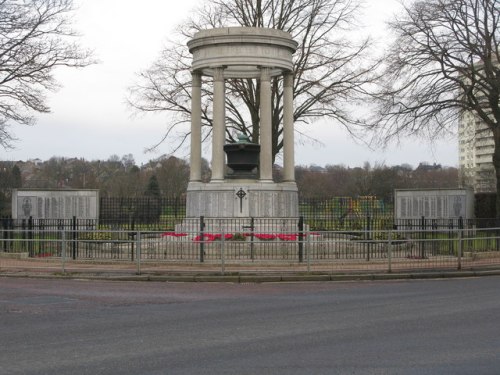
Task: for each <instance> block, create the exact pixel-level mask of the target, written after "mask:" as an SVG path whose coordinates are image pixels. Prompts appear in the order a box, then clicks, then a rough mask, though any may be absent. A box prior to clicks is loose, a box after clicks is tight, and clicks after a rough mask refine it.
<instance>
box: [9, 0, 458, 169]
mask: <svg viewBox="0 0 500 375" xmlns="http://www.w3.org/2000/svg"><path fill="white" fill-rule="evenodd" d="M366 2H367V4H366V10H365V14H364V16H363V18H362V19H360V22H362V23H364V24H366V25H367V27H368V31H369V32H370V34H371V35H373V36H374V37H376V38H379V40H381V41H382V42H381V44H383V40H385V38H384V35H385V34H384V20H386V19H387V18H389V17H391V15H392V14H393V13H394V12H396V11H397V9H398V2H397V0H367V1H366ZM198 3H199V1H197V0H182V1H175V2H173V1H164V0H141V1H140V2H139V1H137V0H79V1H77V4H79V7H78V10H77V12H76V13H75V16H74V24H75V28H76V29H77V30H78V31H79V32H80V33H81V34H82V38H81V41H82V44H83V45H84V46H86V47H89V48H91V49H93V50H94V51H95V57H96V58H97V59H98V60H99V61H100V63H99V64H97V65H93V66H90V67H87V68H85V69H80V70H76V69H59V70H58V71H57V72H56V74H55V76H56V78H57V79H58V81H59V82H60V84H61V85H62V87H61V89H60V90H58V91H57V92H56V93H51V94H49V95H48V98H49V105H50V106H51V109H52V112H51V113H50V114H47V115H39V116H38V121H37V124H36V125H35V126H34V127H23V126H19V125H13V126H12V128H11V129H12V131H13V133H14V135H15V136H16V137H17V138H18V141H17V142H16V143H15V149H14V150H8V151H6V150H3V149H1V148H0V159H2V160H27V159H34V158H39V159H42V160H47V159H49V158H50V157H52V156H63V157H78V158H85V159H87V160H95V159H101V160H102V159H108V158H109V156H111V155H113V154H116V155H118V156H120V157H121V156H122V155H125V154H132V155H133V156H134V158H135V160H136V162H137V163H138V164H139V165H140V164H141V163H144V162H147V161H148V160H150V159H154V158H156V157H158V156H160V155H162V154H168V153H169V152H171V150H172V148H173V147H172V145H169V144H164V145H162V146H160V147H159V149H158V151H157V152H156V153H145V152H144V150H145V149H146V148H148V147H150V146H152V145H153V144H155V143H157V142H158V141H159V140H160V138H161V136H162V134H163V133H164V131H165V128H166V127H165V122H166V116H161V115H146V116H133V114H132V112H131V110H130V109H129V108H128V107H127V106H126V105H125V96H126V89H127V87H129V86H130V85H131V84H132V83H133V82H134V80H135V74H136V73H137V72H139V71H141V70H144V69H145V68H147V67H148V66H149V65H150V64H151V63H152V62H153V61H154V60H155V58H156V57H157V56H158V54H159V51H160V50H161V47H162V45H163V44H164V42H165V40H166V38H167V37H168V36H169V33H171V32H173V30H174V28H175V26H176V25H178V24H179V23H180V22H182V20H183V19H185V18H186V17H187V16H188V15H189V12H190V11H191V10H192V9H193V8H194V7H195V6H196V4H198ZM360 32H367V30H360ZM302 130H304V128H302ZM307 133H308V135H309V136H310V137H312V138H316V139H319V140H321V142H322V144H321V145H320V144H317V143H313V144H312V143H306V144H297V145H296V156H295V158H296V164H297V165H299V164H301V165H310V164H317V165H326V164H344V165H346V166H352V167H354V166H361V165H362V164H363V163H364V162H365V161H367V162H370V163H371V164H372V165H373V164H376V163H379V164H382V163H385V164H386V165H395V164H403V163H407V164H411V165H413V166H416V165H418V163H419V162H421V161H425V162H429V163H439V164H443V165H448V166H456V165H458V156H457V153H458V150H457V149H458V147H457V141H456V138H454V137H451V138H448V139H446V140H439V141H436V142H435V143H434V144H433V145H430V144H428V142H426V141H421V140H418V139H406V140H403V141H402V142H401V143H400V144H399V145H392V146H390V147H389V148H387V149H385V150H380V149H378V150H370V149H369V148H368V147H367V146H366V145H365V144H363V143H362V142H359V141H355V140H353V139H352V138H351V137H350V136H349V135H348V134H347V132H346V131H345V130H343V129H342V128H340V127H337V126H335V125H334V124H332V122H328V121H319V122H317V123H315V124H313V125H311V126H310V127H308V128H307ZM175 156H177V157H180V158H186V159H187V158H188V154H187V149H185V150H182V151H181V152H178V153H177V154H176V155H175ZM204 156H205V157H207V159H209V155H204Z"/></svg>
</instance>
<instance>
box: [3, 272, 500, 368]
mask: <svg viewBox="0 0 500 375" xmlns="http://www.w3.org/2000/svg"><path fill="white" fill-rule="evenodd" d="M499 315H500V278H499V277H484V278H470V279H453V280H420V281H418V280H415V281H390V282H345V283H341V282H337V283H333V282H326V283H312V282H311V283H274V284H272V283H269V284H229V283H227V284H225V283H162V282H112V281H83V280H41V279H22V278H0V374H8V375H11V374H71V375H78V374H120V375H126V374H454V375H456V374H498V373H499V371H500V370H499V369H500V316H499Z"/></svg>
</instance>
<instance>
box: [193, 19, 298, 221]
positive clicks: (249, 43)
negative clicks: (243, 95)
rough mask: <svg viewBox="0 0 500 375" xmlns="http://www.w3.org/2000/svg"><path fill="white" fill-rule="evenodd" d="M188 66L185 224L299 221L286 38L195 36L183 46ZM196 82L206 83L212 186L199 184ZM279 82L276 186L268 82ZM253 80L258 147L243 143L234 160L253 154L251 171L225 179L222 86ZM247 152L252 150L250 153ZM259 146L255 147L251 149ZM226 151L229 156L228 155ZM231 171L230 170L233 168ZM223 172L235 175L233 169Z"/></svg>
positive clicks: (236, 32)
mask: <svg viewBox="0 0 500 375" xmlns="http://www.w3.org/2000/svg"><path fill="white" fill-rule="evenodd" d="M187 45H188V48H189V51H190V52H191V53H192V55H193V63H192V112H191V113H192V118H191V160H190V164H191V174H190V181H189V185H188V189H187V200H186V204H187V207H186V216H187V218H198V217H200V216H204V217H207V218H250V217H256V218H284V219H287V218H288V219H292V218H295V219H296V218H297V217H298V216H299V212H298V194H297V185H296V183H295V174H294V167H295V165H294V129H293V63H292V55H293V53H294V52H295V50H296V48H297V43H296V42H295V41H294V40H293V39H292V38H291V36H290V34H288V33H286V32H283V31H280V30H275V29H267V28H250V27H229V28H219V29H211V30H203V31H200V32H198V33H196V34H195V35H194V37H193V39H191V40H190V41H189V42H188V44H187ZM202 76H210V77H213V129H212V160H211V167H212V178H211V180H210V181H209V182H207V183H204V182H202V181H201V142H202V139H201V85H202V79H201V78H202ZM272 77H282V79H283V90H284V91H283V176H284V181H283V182H279V183H277V182H274V181H273V177H272V170H273V165H272V160H273V156H272V120H271V115H272V103H271V100H272V98H271V78H272ZM226 79H256V80H260V93H259V95H260V134H259V138H260V144H259V145H254V144H251V143H249V142H248V140H245V139H244V138H243V137H241V138H242V139H240V142H239V143H236V144H233V145H236V146H234V147H229V146H228V145H226V152H228V155H229V151H228V150H229V149H231V150H233V151H234V152H236V154H235V158H236V159H235V160H239V156H238V154H237V153H238V152H239V151H238V150H241V151H243V150H244V149H246V150H248V149H250V148H251V149H252V150H253V151H252V152H254V153H257V162H256V164H255V166H256V168H255V171H256V172H254V173H253V174H252V173H249V170H251V169H252V167H253V165H250V167H249V164H248V163H247V164H244V165H245V168H246V169H245V170H244V171H243V172H245V173H238V171H237V170H235V171H234V173H233V174H226V170H227V167H226V158H225V152H224V150H225V141H226V124H225V120H226V116H225V110H226V108H225V80H226ZM252 145H253V146H252ZM259 146H260V147H259ZM233 151H231V152H233ZM233 164H234V165H233ZM233 164H230V166H231V168H233V169H238V162H236V163H233Z"/></svg>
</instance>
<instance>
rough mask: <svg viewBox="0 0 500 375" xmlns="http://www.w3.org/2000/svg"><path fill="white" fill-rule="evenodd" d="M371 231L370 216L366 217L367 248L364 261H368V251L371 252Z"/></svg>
mask: <svg viewBox="0 0 500 375" xmlns="http://www.w3.org/2000/svg"><path fill="white" fill-rule="evenodd" d="M371 230H372V220H371V217H370V216H367V217H366V240H367V248H366V261H367V262H369V261H370V250H371V243H372V235H371Z"/></svg>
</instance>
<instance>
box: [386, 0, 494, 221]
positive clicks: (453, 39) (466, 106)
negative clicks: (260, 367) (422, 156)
mask: <svg viewBox="0 0 500 375" xmlns="http://www.w3.org/2000/svg"><path fill="white" fill-rule="evenodd" d="M499 19H500V3H499V2H498V0H417V1H413V2H411V3H410V5H406V6H405V7H404V11H403V13H402V15H401V16H400V17H399V18H397V19H395V20H394V21H393V22H391V23H390V27H391V29H392V30H393V31H394V33H395V35H396V39H395V42H394V44H393V45H392V47H391V48H390V49H389V50H388V53H387V56H386V62H387V66H386V69H385V74H384V77H385V87H384V88H383V90H382V91H381V92H380V96H379V99H380V101H379V107H378V109H379V113H378V115H379V118H378V125H377V127H376V130H377V132H378V134H379V135H380V137H381V138H382V139H384V140H388V139H391V138H394V137H398V136H404V135H408V134H422V133H424V134H425V133H426V134H427V135H430V136H435V135H436V134H438V133H442V132H446V131H449V130H454V129H455V128H456V126H457V123H458V121H459V119H460V117H461V116H463V115H464V114H465V113H472V114H473V115H474V116H477V117H478V118H479V119H480V120H481V121H482V122H484V124H486V125H487V127H488V128H489V129H490V130H491V132H492V134H493V137H494V140H495V151H494V156H493V164H494V167H495V170H496V177H497V191H498V192H500V103H499V100H500V65H499V61H500V55H499V49H498V47H499V43H500V29H499V27H500V23H499ZM496 205H497V216H498V217H499V218H500V194H498V199H497V203H496Z"/></svg>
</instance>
